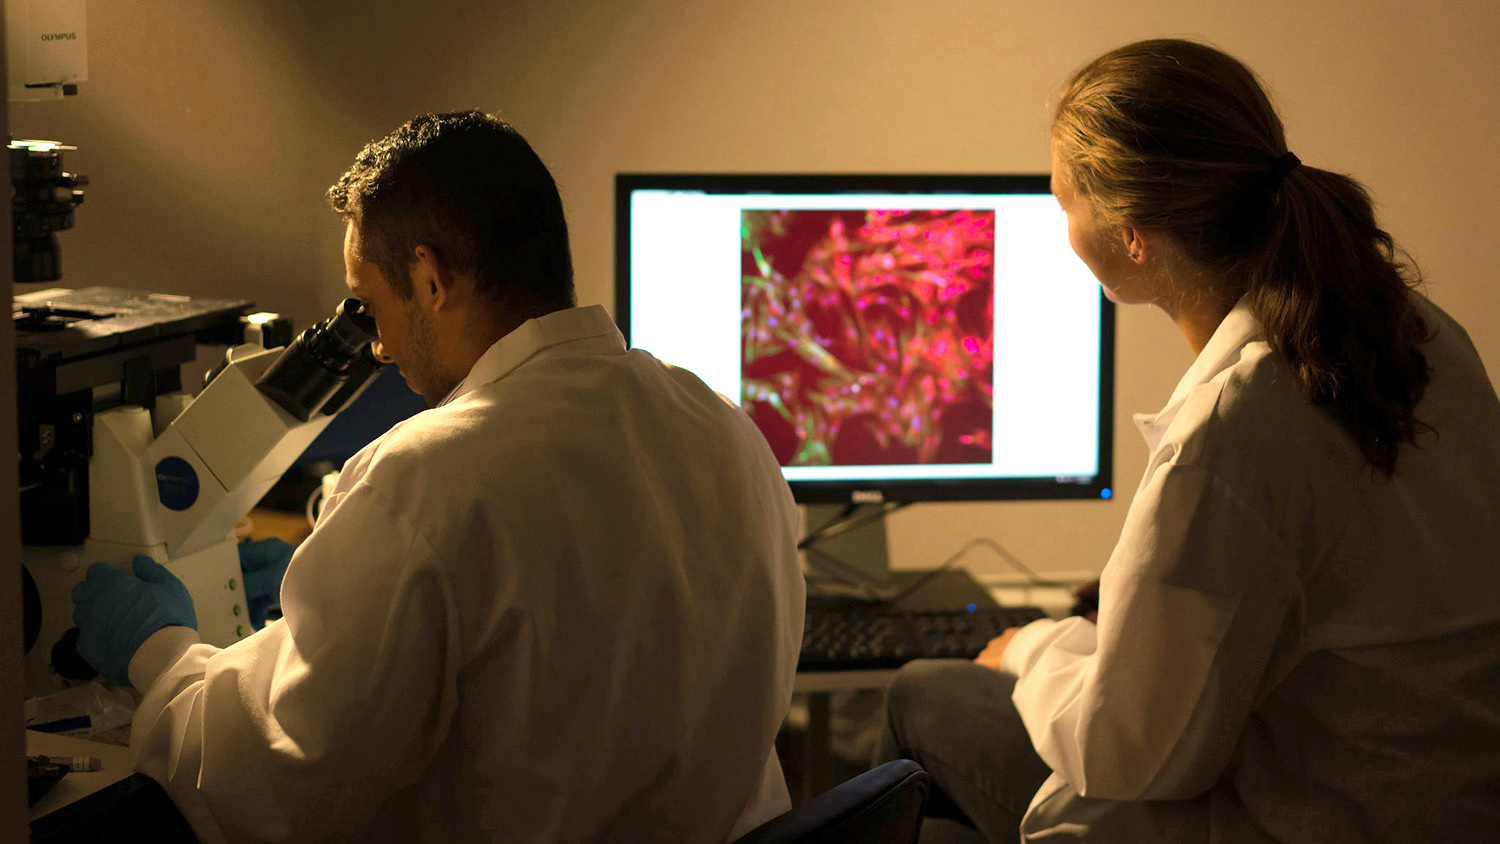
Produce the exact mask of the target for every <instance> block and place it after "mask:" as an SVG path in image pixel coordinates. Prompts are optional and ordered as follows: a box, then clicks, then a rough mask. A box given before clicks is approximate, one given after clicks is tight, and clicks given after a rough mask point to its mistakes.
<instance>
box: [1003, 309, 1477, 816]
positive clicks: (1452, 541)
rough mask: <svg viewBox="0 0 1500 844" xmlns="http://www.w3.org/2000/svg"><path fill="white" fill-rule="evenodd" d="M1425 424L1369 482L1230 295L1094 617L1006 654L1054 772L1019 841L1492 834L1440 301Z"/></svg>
mask: <svg viewBox="0 0 1500 844" xmlns="http://www.w3.org/2000/svg"><path fill="white" fill-rule="evenodd" d="M1423 310H1424V314H1425V315H1426V318H1427V319H1428V323H1429V326H1430V327H1431V328H1434V329H1436V331H1437V336H1436V338H1435V339H1434V340H1433V342H1432V343H1430V344H1428V345H1427V346H1426V347H1425V351H1426V353H1427V356H1428V360H1429V363H1430V364H1431V366H1432V368H1433V372H1434V374H1433V379H1432V384H1431V386H1430V387H1429V389H1428V391H1427V395H1426V397H1425V398H1424V399H1423V401H1422V403H1421V404H1420V405H1419V408H1418V412H1417V416H1418V418H1419V419H1420V420H1422V421H1423V422H1426V423H1427V424H1429V425H1431V426H1432V427H1433V428H1434V429H1435V431H1436V433H1435V434H1433V433H1429V434H1423V435H1421V436H1420V443H1421V448H1416V449H1413V448H1406V447H1403V448H1402V450H1401V454H1400V458H1399V463H1398V466H1397V473H1396V475H1395V477H1394V478H1391V479H1386V478H1384V477H1383V476H1379V477H1378V476H1376V475H1375V473H1374V472H1373V471H1372V470H1371V469H1370V468H1369V467H1368V466H1366V465H1365V464H1364V463H1363V461H1362V460H1361V458H1360V454H1359V452H1358V450H1357V448H1356V446H1355V445H1354V442H1353V440H1352V438H1350V437H1349V436H1348V435H1347V434H1345V433H1344V432H1343V431H1342V430H1341V429H1340V428H1339V427H1338V426H1337V424H1336V423H1335V422H1334V421H1333V419H1332V417H1331V415H1330V414H1327V413H1326V412H1324V411H1322V410H1318V409H1315V408H1313V407H1312V406H1311V405H1309V404H1308V403H1307V402H1305V401H1304V400H1303V399H1302V398H1301V396H1300V395H1299V394H1298V392H1297V390H1296V389H1295V388H1294V386H1293V382H1292V379H1291V377H1290V373H1289V371H1288V369H1287V368H1286V366H1285V365H1284V364H1283V363H1282V362H1281V361H1280V360H1279V359H1278V358H1277V357H1275V356H1274V355H1273V354H1272V353H1271V351H1270V349H1269V347H1268V346H1267V345H1266V344H1265V343H1264V342H1263V341H1261V340H1259V339H1257V338H1258V337H1259V335H1260V330H1259V327H1258V325H1257V324H1256V322H1255V320H1254V318H1253V317H1252V316H1251V315H1250V313H1249V311H1248V309H1247V308H1246V307H1245V305H1244V303H1241V304H1240V305H1239V306H1238V307H1236V308H1235V309H1234V311H1233V312H1232V313H1230V314H1229V316H1228V317H1227V318H1226V319H1225V320H1224V322H1223V323H1222V324H1221V325H1220V326H1219V328H1218V330H1217V331H1216V332H1215V333H1214V335H1213V337H1212V339H1211V340H1210V341H1209V343H1208V345H1207V346H1206V347H1205V348H1204V349H1203V352H1202V353H1201V354H1200V355H1199V356H1198V358H1197V360H1196V361H1195V362H1194V364H1193V366H1192V367H1191V368H1190V369H1189V370H1188V372H1187V374H1186V375H1185V376H1184V377H1183V379H1182V381H1181V383H1180V384H1179V385H1178V387H1177V390H1176V392H1175V393H1174V394H1173V396H1172V398H1171V400H1170V401H1169V402H1168V404H1167V406H1166V409H1164V410H1163V411H1161V412H1160V413H1158V414H1156V415H1155V416H1154V417H1140V418H1138V420H1137V421H1138V423H1139V424H1140V427H1141V431H1142V433H1143V434H1144V435H1145V437H1146V441H1147V443H1148V445H1149V446H1150V447H1151V449H1152V455H1151V459H1150V461H1149V464H1148V466H1147V469H1146V473H1145V477H1144V479H1143V480H1142V481H1141V485H1140V489H1139V490H1138V492H1137V494H1136V497H1135V500H1134V502H1133V503H1132V504H1131V507H1130V512H1129V514H1128V515H1127V517H1126V522H1125V527H1124V530H1123V532H1122V534H1121V537H1120V541H1119V544H1118V545H1117V546H1116V548H1115V551H1114V554H1113V555H1112V556H1111V557H1110V560H1109V563H1108V564H1107V565H1106V567H1105V569H1104V572H1103V575H1102V578H1101V581H1102V582H1101V587H1100V595H1101V605H1100V610H1099V624H1098V626H1097V628H1096V627H1095V625H1093V624H1091V623H1089V622H1087V621H1085V620H1083V619H1081V618H1073V619H1068V620H1064V621H1060V622H1046V621H1043V622H1037V623H1036V624H1033V625H1030V626H1028V627H1026V628H1024V629H1023V630H1022V631H1021V633H1020V634H1018V636H1017V637H1016V639H1015V640H1014V642H1013V644H1011V645H1010V647H1009V648H1008V650H1007V652H1006V653H1005V655H1004V660H1003V664H1004V667H1005V668H1006V669H1008V670H1010V671H1012V672H1014V673H1015V674H1016V675H1017V676H1018V678H1019V679H1018V681H1017V684H1016V689H1015V694H1014V701H1015V704H1016V707H1017V709H1018V710H1019V712H1020V714H1021V717H1022V719H1023V721H1024V722H1025V724H1026V728H1027V730H1028V732H1029V733H1030V734H1031V737H1032V741H1033V743H1034V744H1035V745H1036V748H1037V751H1038V752H1039V753H1040V754H1041V757H1042V758H1043V759H1044V760H1045V761H1046V762H1047V763H1048V764H1049V765H1050V766H1051V767H1052V769H1053V771H1055V772H1056V773H1054V774H1053V776H1052V777H1051V779H1049V780H1048V781H1047V783H1046V784H1045V785H1044V786H1043V787H1042V789H1041V790H1040V791H1039V792H1038V793H1037V795H1036V797H1035V799H1034V800H1033V801H1032V803H1031V807H1030V810H1029V811H1028V813H1027V815H1026V817H1025V819H1024V821H1023V823H1022V830H1023V833H1024V835H1025V837H1026V839H1027V840H1028V841H1033V842H1049V843H1050V842H1055V841H1090V842H1102V841H1107V842H1115V841H1118V842H1143V841H1152V842H1168V841H1171V842H1176V841H1182V842H1209V841H1213V842H1266V841H1282V842H1313V841H1318V842H1322V841H1329V842H1332V841H1337V842H1376V841H1390V842H1411V841H1443V842H1456V841H1480V840H1495V838H1496V837H1497V836H1500V402H1497V400H1496V396H1495V391H1494V388H1493V387H1492V386H1491V384H1490V381H1489V379H1488V377H1487V376H1486V374H1485V372H1484V366H1483V364H1482V363H1481V362H1480V360H1479V357H1478V355H1477V354H1476V353H1475V351H1474V348H1473V346H1472V345H1471V344H1470V342H1469V339H1468V337H1467V335H1466V334H1465V333H1464V332H1463V330H1462V329H1461V328H1460V327H1459V326H1458V325H1457V324H1456V323H1455V322H1453V321H1452V320H1451V319H1449V318H1448V317H1447V315H1446V314H1443V313H1442V312H1441V311H1439V310H1438V309H1437V308H1436V307H1433V306H1430V305H1428V304H1426V303H1425V302H1424V304H1423Z"/></svg>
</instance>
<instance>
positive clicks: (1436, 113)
mask: <svg viewBox="0 0 1500 844" xmlns="http://www.w3.org/2000/svg"><path fill="white" fill-rule="evenodd" d="M634 6H635V7H634V8H632V7H630V4H623V3H607V2H562V1H560V2H552V3H545V4H542V3H534V4H523V3H505V4H492V3H477V2H475V3H451V2H429V3H425V4H420V5H419V4H415V3H392V2H385V3H370V2H362V3H351V2H347V0H337V2H318V3H305V2H294V1H293V0H258V1H257V2H255V3H236V2H229V0H200V2H196V3H183V2H179V3H163V2H144V0H133V1H132V2H127V0H115V2H110V3H100V2H96V3H94V4H91V6H90V8H89V12H90V21H89V23H90V33H91V34H90V44H89V48H90V62H91V68H90V69H91V79H90V81H89V82H88V83H86V84H85V85H84V86H83V87H82V92H81V93H80V94H79V96H78V97H77V98H75V99H74V100H72V101H70V102H65V103H58V104H43V105H26V106H15V107H13V108H12V126H13V131H15V132H16V134H17V135H18V136H23V137H25V136H32V137H52V138H56V139H60V140H63V141H66V142H68V143H71V144H76V145H77V146H78V147H79V149H78V151H77V152H76V153H73V154H72V157H71V158H70V159H69V162H70V165H71V166H72V168H73V169H75V170H77V171H79V172H84V173H88V174H89V175H90V176H91V177H92V179H93V184H92V186H91V187H90V189H89V195H88V200H87V202H86V204H85V205H84V206H83V207H82V208H81V209H80V211H79V214H78V226H77V228H76V229H75V230H74V231H71V232H67V233H64V234H63V236H62V242H63V258H64V262H65V263H64V268H65V272H66V273H67V281H68V282H69V283H70V284H74V285H82V284H112V285H121V286H131V287H142V288H150V289H159V290H170V291H177V292H184V293H189V294H196V295H215V296H231V297H246V298H253V299H256V300H258V301H259V302H260V303H261V304H262V305H263V306H265V307H270V308H274V309H277V310H282V311H286V312H289V313H292V314H293V315H294V316H295V317H296V318H297V319H298V321H299V324H306V323H307V322H308V321H309V320H312V319H316V318H319V317H321V316H322V315H323V314H324V313H326V312H327V311H328V310H330V309H331V308H332V306H333V304H334V303H335V302H336V301H337V300H338V298H340V297H341V296H342V295H343V294H342V288H341V284H340V279H341V276H342V266H341V263H340V259H339V252H338V247H339V237H340V232H341V226H340V224H339V222H338V220H337V219H336V218H335V217H334V215H332V214H331V213H329V212H328V211H327V210H326V206H325V204H324V200H323V198H322V191H323V190H324V189H325V188H326V186H327V185H328V184H329V183H330V182H331V181H332V180H333V179H335V178H336V177H337V176H338V175H339V173H340V172H342V170H343V168H344V167H345V166H346V165H347V163H348V162H349V160H350V159H351V158H352V156H353V153H354V152H355V151H356V150H357V149H358V147H359V146H360V145H362V144H363V143H364V142H365V141H367V140H369V139H370V138H372V137H375V136H378V135H381V134H384V133H385V132H387V131H389V130H390V129H391V128H393V127H394V126H395V125H396V124H397V123H399V122H400V121H402V120H404V119H406V118H407V117H410V116H411V115H412V114H414V113H417V112H419V111H432V110H442V109H449V108H459V107H481V108H486V109H490V110H495V111H499V112H501V113H502V114H504V115H505V116H506V117H507V118H508V119H510V120H511V121H512V122H513V123H514V124H515V125H516V126H517V127H519V128H520V129H521V130H522V131H523V132H524V133H525V134H526V135H527V136H528V137H529V138H530V139H531V141H532V142H533V144H534V145H535V146H536V148H537V149H538V150H539V151H540V153H541V154H542V156H543V158H544V159H545V160H546V161H547V162H548V163H549V164H550V165H551V167H552V168H553V170H554V171H555V173H556V175H557V178H558V181H559V183H560V184H561V186H562V190H563V193H564V200H565V202H566V204H567V207H568V211H569V216H570V219H571V222H572V225H573V236H574V246H575V252H576V266H577V269H578V276H579V296H580V301H582V302H584V303H594V302H599V303H605V304H610V305H612V303H613V289H612V272H613V270H612V268H613V248H614V247H613V228H612V225H613V222H612V214H613V211H612V209H613V205H612V190H613V176H614V174H615V173H616V172H620V171H663V170H665V171H672V170H679V171H692V170H705V171H715V170H724V171H818V170H833V171H938V172H944V171H947V172H965V171H981V172H1008V171H1044V170H1045V169H1046V168H1047V166H1048V156H1047V145H1046V126H1047V117H1048V103H1049V98H1050V97H1051V96H1052V94H1053V93H1054V92H1055V90H1056V88H1057V87H1058V86H1059V85H1060V83H1061V82H1062V81H1063V80H1064V79H1065V78H1066V76H1067V75H1068V73H1069V72H1070V71H1072V70H1073V69H1074V68H1076V67H1077V66H1078V65H1080V64H1081V63H1083V62H1085V61H1086V60H1088V59H1089V58H1092V57H1093V56H1094V55H1096V54H1098V53H1099V52H1101V51H1103V50H1105V49H1107V48H1109V47H1112V46H1115V45H1118V44H1120V43H1124V42H1126V41H1130V40H1134V39H1137V38H1143V37H1152V36H1159V35H1193V36H1199V37H1205V38H1208V39H1209V40H1211V41H1213V42H1215V43H1217V44H1218V45H1219V46H1221V47H1223V48H1225V49H1227V50H1229V51H1230V52H1232V53H1234V54H1236V55H1238V56H1239V57H1241V58H1242V59H1244V60H1245V61H1246V62H1247V63H1248V64H1249V65H1251V66H1252V67H1253V68H1255V69H1257V70H1258V71H1259V72H1260V73H1261V74H1262V75H1263V77H1264V78H1265V80H1266V82H1267V83H1268V84H1269V86H1270V88H1271V89H1272V91H1273V93H1274V96H1275V98H1276V101H1277V103H1278V105H1279V107H1280V109H1281V111H1282V114H1283V117H1284V118H1285V120H1286V123H1287V125H1288V127H1289V131H1288V136H1289V141H1290V145H1291V147H1292V149H1294V150H1295V151H1296V152H1297V154H1298V155H1300V156H1301V157H1302V159H1303V160H1304V161H1307V162H1308V163H1310V164H1313V165H1316V166H1321V167H1327V168H1329V169H1336V170H1342V171H1344V172H1348V173H1351V174H1353V175H1354V176H1356V177H1357V178H1359V179H1361V180H1363V181H1364V182H1365V183H1366V184H1367V185H1368V186H1369V187H1370V188H1371V190H1372V191H1373V192H1374V194H1375V196H1376V197H1377V199H1378V200H1379V202H1380V212H1381V214H1382V219H1383V221H1384V223H1385V224H1386V226H1387V228H1388V229H1390V230H1391V231H1392V232H1393V233H1394V234H1395V235H1396V236H1397V238H1398V239H1399V241H1400V242H1401V243H1402V244H1404V245H1405V246H1406V247H1407V248H1408V249H1409V250H1410V251H1411V252H1412V253H1413V254H1414V256H1415V257H1416V258H1417V260H1418V261H1419V262H1420V264H1421V266H1422V267H1423V269H1424V270H1425V271H1426V273H1427V275H1428V278H1429V279H1430V286H1429V292H1430V294H1431V296H1432V298H1433V299H1435V300H1436V301H1437V302H1438V303H1439V304H1441V305H1443V306H1444V307H1446V308H1447V309H1449V310H1450V311H1451V312H1453V313H1454V314H1455V315H1457V316H1458V317H1459V318H1460V319H1461V320H1463V321H1464V323H1465V324H1466V325H1467V327H1468V328H1469V330H1470V333H1471V334H1472V335H1473V337H1474V340H1475V342H1476V343H1477V345H1478V346H1479V348H1480V351H1481V353H1482V354H1483V356H1484V359H1485V362H1486V365H1487V366H1488V367H1489V369H1490V371H1491V373H1494V374H1496V375H1500V292H1497V290H1496V287H1495V286H1494V285H1493V284H1491V283H1490V281H1491V277H1492V276H1493V274H1494V270H1495V262H1494V260H1493V258H1492V253H1493V246H1494V243H1495V238H1494V236H1493V234H1492V233H1491V231H1490V228H1489V226H1490V225H1491V224H1492V221H1495V220H1500V159H1497V157H1496V156H1495V155H1494V149H1495V144H1496V141H1497V139H1500V63H1497V62H1495V61H1494V59H1493V52H1492V47H1491V45H1493V44H1494V43H1496V42H1497V40H1500V7H1496V6H1495V5H1494V4H1491V3H1488V2H1458V0H1450V2H1433V3H1422V4H1416V3H1411V4H1405V3H1396V2H1370V1H1369V0H1358V1H1356V0H1324V2H1319V3H1306V2H1301V1H1300V0H1267V2H1261V3H1222V2H1219V3H1205V2H1201V1H1200V0H1146V2H1135V3H1122V2H1111V3H1104V2H1096V3H1088V2H1080V0H1064V1H1063V2H1050V3H1026V4H1020V3H1002V2H938V1H937V0H932V2H910V3H898V2H881V0H865V1H864V2H852V0H830V2H825V3H817V4H813V3H799V2H766V3H730V2H718V0H698V1H697V2H686V0H669V1H668V2H657V3H651V4H634ZM1190 361H1191V354H1190V352H1189V350H1188V348H1187V345H1186V343H1185V342H1184V341H1183V339H1182V338H1181V336H1180V335H1179V334H1178V333H1177V332H1176V329H1175V328H1174V327H1173V326H1172V325H1171V323H1170V322H1169V321H1168V320H1166V318H1165V317H1163V316H1162V315H1161V314H1160V313H1157V312H1154V311H1149V310H1141V309H1129V308H1127V309H1123V310H1122V312H1121V315H1120V319H1119V345H1118V388H1117V417H1118V424H1117V430H1116V437H1115V451H1116V455H1117V463H1116V485H1117V488H1118V489H1119V491H1120V492H1121V493H1122V494H1121V495H1119V496H1118V497H1117V498H1116V499H1115V500H1114V501H1112V502H1109V503H1102V502H1101V503H1093V502H1082V503H1067V504H1048V503H1016V504H949V505H935V504H934V505H923V506H918V507H913V508H910V509H908V510H906V511H904V512H902V513H900V514H898V515H896V516H895V517H893V519H892V526H891V543H892V552H893V559H894V560H895V562H896V564H897V565H902V566H923V565H930V564H933V563H936V562H937V561H939V560H941V559H942V558H944V557H946V556H947V555H949V554H951V553H952V552H953V551H955V550H956V549H957V548H958V547H959V546H961V545H962V544H963V543H964V542H965V541H967V540H968V539H971V538H973V537H976V536H989V537H992V538H994V539H996V540H998V541H1000V542H1002V543H1003V544H1004V545H1005V546H1006V547H1007V548H1009V549H1010V550H1011V551H1012V552H1014V553H1015V554H1016V555H1017V556H1018V557H1019V558H1020V559H1022V560H1023V561H1026V562H1028V563H1029V564H1031V565H1033V566H1035V567H1038V568H1044V569H1050V570H1054V571H1082V572H1088V571H1093V570H1097V569H1098V568H1099V567H1100V566H1101V565H1102V564H1103V562H1104V560H1105V558H1106V556H1107V555H1108V553H1109V550H1110V548H1111V546H1112V544H1113V540H1114V537H1115V535H1116V534H1117V532H1118V530H1119V527H1120V524H1121V523H1122V521H1123V519H1124V514H1125V510H1126V507H1127V505H1128V502H1129V498H1130V495H1129V493H1130V491H1131V490H1132V489H1133V488H1134V484H1135V479H1136V478H1137V477H1138V476H1139V473H1140V472H1141V470H1142V468H1143V464H1144V457H1145V455H1144V453H1143V449H1142V447H1141V444H1140V441H1139V439H1138V438H1137V435H1136V434H1135V433H1134V431H1133V428H1132V427H1131V426H1130V425H1129V422H1128V419H1129V417H1128V414H1129V413H1130V412H1131V411H1138V410H1146V411H1154V410H1156V409H1157V408H1158V407H1159V406H1160V405H1161V403H1162V402H1163V401H1165V399H1166V398H1167V396H1168V395H1169V394H1170V392H1171V390H1172V387H1173V386H1174V385H1175V383H1176V381H1177V378H1178V377H1179V376H1180V375H1181V373H1182V372H1183V370H1185V369H1186V367H1187V365H1188V364H1189V363H1190ZM966 562H967V563H968V564H969V565H971V567H973V568H975V569H978V570H980V571H985V572H995V573H998V572H1002V571H1004V570H1005V564H1004V563H1003V562H1002V561H1001V560H1000V558H999V557H998V556H995V555H992V554H991V553H990V552H987V551H976V552H975V553H974V555H973V556H972V557H971V558H970V559H968V560H967V561H966Z"/></svg>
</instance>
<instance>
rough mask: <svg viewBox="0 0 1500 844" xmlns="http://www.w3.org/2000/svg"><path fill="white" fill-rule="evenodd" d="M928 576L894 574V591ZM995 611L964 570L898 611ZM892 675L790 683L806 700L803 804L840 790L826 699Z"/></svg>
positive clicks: (820, 676) (920, 590) (801, 674)
mask: <svg viewBox="0 0 1500 844" xmlns="http://www.w3.org/2000/svg"><path fill="white" fill-rule="evenodd" d="M929 575H932V572H931V571H930V570H923V571H893V572H891V583H892V586H893V587H894V588H895V589H896V590H898V591H900V590H904V589H907V588H909V587H911V586H912V585H913V584H915V583H916V582H917V581H918V580H919V579H921V578H924V577H928V576H929ZM971 603H973V604H977V605H979V606H981V607H997V606H999V604H998V603H997V602H996V601H995V598H994V596H993V595H991V594H990V593H989V590H987V589H985V588H984V587H983V586H981V585H980V584H979V583H978V582H977V581H975V580H974V578H973V577H971V576H970V575H969V573H968V572H967V571H965V570H964V569H951V570H949V571H944V572H940V573H938V574H936V575H932V577H931V579H930V580H927V581H926V582H924V583H923V584H922V585H921V586H918V587H917V588H916V589H915V590H913V591H912V592H911V594H909V595H903V596H902V597H901V599H900V601H898V602H897V606H898V607H899V608H900V609H904V610H914V611H919V610H956V609H962V608H964V607H965V606H966V605H968V604H971ZM895 673H896V669H894V668H886V669H880V670H853V671H801V670H798V672H797V677H796V679H795V680H794V681H793V683H792V693H793V694H805V695H807V741H806V744H805V745H804V754H805V756H804V759H805V762H804V765H803V776H802V794H801V798H802V799H803V800H807V799H810V798H812V797H816V796H817V795H819V794H822V793H823V792H824V791H827V790H828V789H830V788H832V787H834V786H835V785H838V783H839V779H840V778H839V777H837V776H835V775H834V764H833V755H832V753H831V752H830V750H829V738H830V737H829V716H830V712H829V698H830V695H831V694H832V693H833V692H844V691H858V690H862V689H884V688H885V687H886V684H888V683H890V681H891V677H892V676H893V675H894V674H895Z"/></svg>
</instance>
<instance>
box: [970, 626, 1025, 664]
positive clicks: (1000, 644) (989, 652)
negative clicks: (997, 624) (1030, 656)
mask: <svg viewBox="0 0 1500 844" xmlns="http://www.w3.org/2000/svg"><path fill="white" fill-rule="evenodd" d="M1020 629H1021V628H1019V627H1009V628H1006V630H1005V632H1004V633H1001V634H1000V635H999V636H996V637H995V638H993V639H991V640H990V643H989V644H988V645H985V646H984V650H983V651H980V653H979V656H976V657H974V661H975V662H976V663H978V664H980V665H983V666H985V667H987V668H993V669H995V670H996V671H1000V670H1001V668H1000V658H1001V657H1003V656H1004V655H1005V649H1006V648H1007V647H1009V646H1010V640H1011V639H1014V638H1016V632H1017V631H1018V630H1020Z"/></svg>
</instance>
